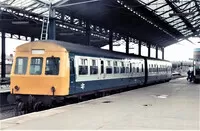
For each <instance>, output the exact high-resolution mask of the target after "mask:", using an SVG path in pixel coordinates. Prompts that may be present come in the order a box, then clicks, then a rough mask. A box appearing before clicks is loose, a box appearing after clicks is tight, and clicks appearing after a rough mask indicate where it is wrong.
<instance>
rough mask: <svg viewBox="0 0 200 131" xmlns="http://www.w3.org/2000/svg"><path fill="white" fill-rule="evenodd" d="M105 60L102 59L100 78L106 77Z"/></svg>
mask: <svg viewBox="0 0 200 131" xmlns="http://www.w3.org/2000/svg"><path fill="white" fill-rule="evenodd" d="M104 66H105V62H104V60H102V59H100V79H105V70H104Z"/></svg>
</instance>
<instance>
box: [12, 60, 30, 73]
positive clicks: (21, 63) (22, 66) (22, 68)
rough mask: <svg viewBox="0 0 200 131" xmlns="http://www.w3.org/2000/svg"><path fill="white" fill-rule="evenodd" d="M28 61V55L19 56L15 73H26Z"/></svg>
mask: <svg viewBox="0 0 200 131" xmlns="http://www.w3.org/2000/svg"><path fill="white" fill-rule="evenodd" d="M27 63H28V58H27V57H17V59H16V64H15V74H21V75H22V74H26V69H27Z"/></svg>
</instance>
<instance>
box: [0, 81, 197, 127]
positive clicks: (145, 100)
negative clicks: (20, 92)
mask: <svg viewBox="0 0 200 131" xmlns="http://www.w3.org/2000/svg"><path fill="white" fill-rule="evenodd" d="M199 89H200V85H199V84H192V83H188V82H186V79H185V78H180V79H176V80H171V81H170V82H168V83H164V84H158V85H152V86H148V87H145V88H140V89H135V90H131V91H127V92H122V93H119V94H115V95H111V96H106V97H102V98H98V99H93V100H89V101H85V102H81V103H78V104H72V105H68V106H64V107H59V108H56V109H50V110H46V111H42V112H36V113H31V114H27V115H24V116H19V117H15V118H9V119H5V120H1V121H0V124H1V130H3V129H8V130H13V129H18V130H22V129H25V130H29V129H30V130H34V129H40V130H42V129H46V130H51V129H54V130H57V129H65V130H68V129H82V130H83V129H86V130H89V129H93V130H96V129H100V130H107V129H113V130H117V129H130V130H133V129H143V130H146V129H153V130H154V129H159V130H162V129H168V130H171V129H172V130H175V129H179V130H184V129H187V130H191V129H195V130H199V129H200V125H199V123H200V121H199V120H200V118H199V116H200V113H199V110H200V99H199V98H200V95H199V94H200V92H199V91H200V90H199ZM105 101H110V103H103V102H105Z"/></svg>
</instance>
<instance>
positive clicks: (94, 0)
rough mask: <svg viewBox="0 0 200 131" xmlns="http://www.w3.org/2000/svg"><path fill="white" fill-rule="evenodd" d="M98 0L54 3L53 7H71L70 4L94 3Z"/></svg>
mask: <svg viewBox="0 0 200 131" xmlns="http://www.w3.org/2000/svg"><path fill="white" fill-rule="evenodd" d="M98 1H100V0H88V1H83V2H76V3H71V4H63V5H62V4H60V5H54V6H53V8H61V7H69V6H74V5H80V4H87V3H93V2H98Z"/></svg>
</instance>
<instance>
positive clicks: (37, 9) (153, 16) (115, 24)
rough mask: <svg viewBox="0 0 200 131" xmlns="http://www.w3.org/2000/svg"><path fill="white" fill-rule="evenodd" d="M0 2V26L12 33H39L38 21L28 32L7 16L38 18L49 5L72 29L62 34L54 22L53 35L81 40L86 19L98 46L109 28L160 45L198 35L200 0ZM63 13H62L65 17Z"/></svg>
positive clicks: (74, 40) (58, 18)
mask: <svg viewBox="0 0 200 131" xmlns="http://www.w3.org/2000/svg"><path fill="white" fill-rule="evenodd" d="M0 5H1V6H0V8H1V10H0V11H1V13H0V15H1V18H0V25H2V27H1V26H0V27H1V28H4V30H6V29H7V30H6V31H10V30H13V31H10V32H11V33H12V32H13V33H17V32H18V33H20V34H24V35H29V34H30V35H34V36H39V35H40V30H41V21H39V23H40V26H36V25H34V24H33V23H32V25H31V24H29V25H28V26H29V28H28V29H30V30H31V31H33V32H30V31H29V32H27V31H25V30H22V29H18V27H16V28H15V26H14V25H9V22H8V21H7V19H9V18H11V19H13V20H14V19H22V18H23V17H24V16H25V15H23V16H22V15H20V13H22V14H29V15H30V14H32V15H33V14H34V15H37V16H38V17H39V18H41V17H43V16H48V15H49V7H50V6H51V7H52V8H53V9H55V10H56V12H55V16H56V22H57V23H59V22H60V23H63V21H64V22H67V24H66V25H67V27H69V28H68V29H70V30H71V32H73V33H72V35H71V36H70V35H69V34H70V33H71V32H67V33H68V36H64V37H63V36H61V35H58V34H60V33H62V31H63V27H64V26H63V25H62V26H61V24H57V26H59V25H60V26H59V28H58V30H56V33H57V34H56V39H60V40H65V41H72V42H81V41H84V40H83V39H84V35H80V34H79V33H74V32H77V30H78V31H80V32H81V33H83V34H84V33H85V25H86V23H84V22H85V21H89V22H90V28H91V29H92V30H91V34H92V38H91V39H92V40H93V43H97V44H98V45H100V46H103V45H106V44H108V40H109V39H108V38H109V31H111V30H112V31H113V33H114V39H118V37H119V36H120V37H121V36H122V37H124V38H126V36H129V37H131V38H133V39H137V40H141V41H143V42H144V43H149V44H151V45H157V46H160V47H166V46H169V45H171V44H174V43H176V42H178V41H180V40H183V39H188V38H189V37H194V36H197V37H199V36H200V0H0ZM8 13H10V14H8ZM62 14H65V16H64V18H63V15H62ZM72 18H73V21H72V20H71V19H72ZM29 19H30V18H29ZM76 20H77V21H80V20H83V21H84V22H83V25H80V24H77V22H76ZM32 21H37V20H36V19H34V20H33V19H32ZM12 23H13V22H12ZM36 23H37V22H36ZM79 23H80V22H79ZM6 26H7V27H6ZM72 27H73V28H72ZM15 29H16V30H15ZM14 30H15V31H14ZM0 31H1V29H0ZM26 33H27V34H26ZM28 33H29V34H28ZM75 36H77V37H75ZM78 38H80V39H78ZM78 40H79V41H78ZM95 40H96V41H95ZM133 41H134V40H133Z"/></svg>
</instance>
